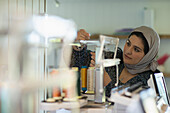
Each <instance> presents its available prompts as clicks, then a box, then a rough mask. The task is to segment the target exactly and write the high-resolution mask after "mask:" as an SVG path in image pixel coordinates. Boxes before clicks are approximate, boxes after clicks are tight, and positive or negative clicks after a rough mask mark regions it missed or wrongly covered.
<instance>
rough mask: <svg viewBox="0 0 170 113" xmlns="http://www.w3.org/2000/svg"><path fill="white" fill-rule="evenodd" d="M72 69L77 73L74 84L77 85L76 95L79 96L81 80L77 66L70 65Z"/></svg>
mask: <svg viewBox="0 0 170 113" xmlns="http://www.w3.org/2000/svg"><path fill="white" fill-rule="evenodd" d="M72 70H75V71H76V73H77V83H76V86H77V95H78V96H81V80H80V78H81V77H80V71H79V69H78V67H72Z"/></svg>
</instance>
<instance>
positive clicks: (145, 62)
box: [125, 26, 160, 74]
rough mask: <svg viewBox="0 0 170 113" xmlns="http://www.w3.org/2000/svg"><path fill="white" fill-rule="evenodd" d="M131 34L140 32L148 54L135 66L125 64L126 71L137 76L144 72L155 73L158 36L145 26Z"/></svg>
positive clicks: (158, 43)
mask: <svg viewBox="0 0 170 113" xmlns="http://www.w3.org/2000/svg"><path fill="white" fill-rule="evenodd" d="M132 32H141V33H143V35H144V36H145V38H146V40H147V42H148V45H149V51H148V53H147V54H146V55H145V56H144V57H143V58H142V59H141V60H140V61H139V63H137V64H134V65H132V64H125V66H126V68H127V70H128V71H129V72H130V73H131V74H137V73H141V72H144V71H148V70H152V71H155V70H156V68H157V66H158V63H157V61H156V60H154V59H155V57H156V56H157V53H158V49H159V45H160V38H159V35H158V34H157V33H156V32H155V31H154V30H153V29H151V28H149V27H146V26H141V27H138V28H136V29H134V30H133V31H132Z"/></svg>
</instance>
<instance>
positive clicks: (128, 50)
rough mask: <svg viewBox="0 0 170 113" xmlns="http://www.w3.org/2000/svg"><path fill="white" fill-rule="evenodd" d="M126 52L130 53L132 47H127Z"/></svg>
mask: <svg viewBox="0 0 170 113" xmlns="http://www.w3.org/2000/svg"><path fill="white" fill-rule="evenodd" d="M126 53H127V54H129V55H131V54H132V47H129V48H127V50H126Z"/></svg>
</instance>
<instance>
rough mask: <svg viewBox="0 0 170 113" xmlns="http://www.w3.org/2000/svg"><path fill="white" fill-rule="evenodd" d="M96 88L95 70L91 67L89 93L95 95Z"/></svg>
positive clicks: (89, 70)
mask: <svg viewBox="0 0 170 113" xmlns="http://www.w3.org/2000/svg"><path fill="white" fill-rule="evenodd" d="M94 88H95V68H94V67H89V68H88V69H87V92H86V93H89V94H94Z"/></svg>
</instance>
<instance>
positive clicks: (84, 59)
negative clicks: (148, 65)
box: [71, 48, 153, 97]
mask: <svg viewBox="0 0 170 113" xmlns="http://www.w3.org/2000/svg"><path fill="white" fill-rule="evenodd" d="M90 52H91V51H90V50H87V48H84V49H83V50H81V51H75V50H73V54H72V60H71V66H72V67H79V68H80V67H81V66H89V65H90V61H91V54H90ZM104 56H105V58H106V59H108V58H109V59H110V58H113V56H114V53H113V52H105V53H104ZM116 58H119V59H120V60H121V62H120V64H119V65H118V68H119V76H120V74H121V72H122V70H123V68H124V63H123V52H122V50H121V49H120V48H118V50H117V55H116ZM105 70H106V72H107V73H108V74H109V76H110V78H111V82H110V83H109V84H108V85H107V86H106V87H105V91H106V92H105V94H106V96H107V97H110V91H111V89H112V88H114V87H115V83H116V67H115V66H112V67H107V68H105ZM152 73H153V72H152V71H151V70H150V71H145V72H142V73H139V74H138V75H137V76H135V77H133V78H132V79H130V80H129V81H127V82H126V83H122V82H121V81H120V80H119V84H118V85H127V84H128V85H130V86H131V85H133V84H136V83H138V82H142V83H143V85H148V84H147V81H148V79H149V78H150V74H152Z"/></svg>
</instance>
